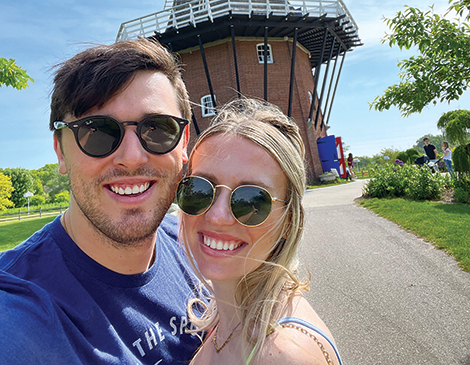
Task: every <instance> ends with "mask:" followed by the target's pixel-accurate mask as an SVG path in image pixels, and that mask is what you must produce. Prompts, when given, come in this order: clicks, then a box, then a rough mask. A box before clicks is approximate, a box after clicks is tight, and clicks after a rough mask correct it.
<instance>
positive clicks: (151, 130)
mask: <svg viewBox="0 0 470 365" xmlns="http://www.w3.org/2000/svg"><path fill="white" fill-rule="evenodd" d="M188 123H189V122H188V121H187V120H186V119H183V118H178V117H173V116H171V115H163V114H155V115H151V116H149V117H147V118H145V119H143V120H142V121H140V122H122V123H120V122H118V121H117V120H116V119H114V118H111V117H107V116H103V115H98V116H92V117H86V118H83V119H79V120H76V121H73V122H69V123H67V122H62V121H56V122H54V128H55V129H56V130H60V129H64V128H70V129H71V130H72V132H73V134H74V136H75V140H76V141H77V144H78V147H80V149H81V150H82V152H83V153H84V154H86V155H88V156H91V157H106V156H109V155H110V154H112V153H113V152H114V151H116V150H117V149H118V147H119V145H120V144H121V142H122V139H123V138H124V133H125V128H124V127H125V126H126V125H136V126H137V136H138V137H139V140H140V143H141V144H142V147H143V148H144V149H145V150H146V151H148V152H150V153H153V154H155V155H163V154H165V153H168V152H170V151H171V150H173V149H174V148H175V147H176V146H177V145H178V143H179V141H180V139H181V136H182V135H183V131H184V127H186V126H187V125H188Z"/></svg>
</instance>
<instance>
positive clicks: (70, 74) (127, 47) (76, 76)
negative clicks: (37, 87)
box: [49, 38, 191, 131]
mask: <svg viewBox="0 0 470 365" xmlns="http://www.w3.org/2000/svg"><path fill="white" fill-rule="evenodd" d="M56 68H57V71H56V72H55V77H54V88H53V90H52V95H51V116H50V122H49V128H50V130H52V131H53V130H54V122H55V121H58V120H63V119H64V118H65V116H66V115H72V116H73V117H75V118H79V117H80V116H82V115H83V114H84V113H86V112H87V111H88V110H90V109H91V108H93V107H102V106H103V105H104V104H106V103H107V102H108V101H109V100H110V99H111V98H112V97H113V96H114V95H116V93H118V92H120V91H121V90H122V89H123V88H124V87H126V86H127V85H128V84H129V83H130V81H131V80H132V77H133V76H134V75H135V73H136V72H137V71H145V70H150V71H158V72H161V73H162V74H164V75H165V76H166V77H167V78H168V80H169V81H170V83H171V84H172V85H173V87H174V88H175V93H176V97H177V102H178V107H179V108H180V111H181V115H182V117H183V118H186V119H190V118H191V108H190V105H189V97H188V93H187V90H186V86H185V85H184V82H183V79H182V77H181V67H180V63H179V62H178V61H177V60H176V58H175V56H174V55H172V54H171V53H170V52H169V51H168V50H167V49H166V48H164V47H163V46H162V45H161V44H160V43H158V42H156V41H150V40H148V39H145V38H140V39H138V40H135V41H121V42H117V43H114V44H111V45H101V46H96V47H93V48H89V49H87V50H85V51H83V52H81V53H79V54H77V55H75V56H74V57H72V58H71V59H69V60H67V61H65V62H63V63H61V64H59V65H57V66H56Z"/></svg>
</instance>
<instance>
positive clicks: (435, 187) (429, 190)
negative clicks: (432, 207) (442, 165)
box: [364, 165, 450, 200]
mask: <svg viewBox="0 0 470 365" xmlns="http://www.w3.org/2000/svg"><path fill="white" fill-rule="evenodd" d="M449 184H450V181H449V179H448V178H444V177H442V176H441V175H440V174H433V173H432V172H431V170H430V169H429V168H428V167H427V166H423V167H417V166H410V165H403V166H399V165H387V166H384V167H379V168H375V169H373V171H372V177H371V179H370V181H369V183H368V184H367V185H366V186H365V187H364V193H365V195H368V196H370V197H373V198H386V197H396V198H398V197H406V198H410V199H413V200H433V199H437V198H438V197H439V196H440V195H441V193H442V191H443V190H444V188H445V186H446V185H449Z"/></svg>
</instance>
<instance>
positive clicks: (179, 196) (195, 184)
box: [176, 176, 283, 227]
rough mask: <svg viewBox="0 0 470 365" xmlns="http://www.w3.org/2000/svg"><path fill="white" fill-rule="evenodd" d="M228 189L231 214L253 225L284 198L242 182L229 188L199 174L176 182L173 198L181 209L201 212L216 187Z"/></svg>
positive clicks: (211, 202) (244, 223)
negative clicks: (176, 186)
mask: <svg viewBox="0 0 470 365" xmlns="http://www.w3.org/2000/svg"><path fill="white" fill-rule="evenodd" d="M220 187H223V188H227V189H229V190H230V191H231V195H230V210H231V212H232V215H233V217H234V218H235V219H236V220H237V221H238V222H239V223H240V224H242V225H244V226H248V227H255V226H259V225H260V224H262V223H263V222H264V221H265V220H266V219H268V217H269V214H270V213H271V208H272V202H273V201H278V202H282V201H283V200H281V199H278V198H273V197H272V196H271V194H269V192H268V191H267V190H266V189H264V188H262V187H260V186H256V185H241V186H239V187H237V188H235V189H231V188H230V187H228V186H226V185H215V186H214V185H213V184H212V183H211V182H210V181H209V180H206V179H205V178H203V177H200V176H188V177H185V178H184V179H183V180H181V181H180V182H179V184H178V189H177V192H176V201H177V203H178V206H179V207H180V208H181V210H182V211H183V212H184V213H186V214H188V215H193V216H197V215H201V214H204V213H205V212H207V211H208V210H209V209H210V207H211V206H212V204H213V203H214V200H215V193H216V189H217V188H220Z"/></svg>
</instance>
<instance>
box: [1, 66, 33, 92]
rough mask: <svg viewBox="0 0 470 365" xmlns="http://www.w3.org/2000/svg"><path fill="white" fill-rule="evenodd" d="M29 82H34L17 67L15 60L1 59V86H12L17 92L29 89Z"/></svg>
mask: <svg viewBox="0 0 470 365" xmlns="http://www.w3.org/2000/svg"><path fill="white" fill-rule="evenodd" d="M28 81H31V82H34V80H33V79H32V78H31V77H30V76H29V75H28V74H27V73H26V71H25V70H22V69H21V67H20V66H17V65H16V62H15V60H12V59H9V60H7V59H5V58H0V86H2V85H5V86H11V87H13V88H15V89H17V90H21V89H25V88H27V87H28Z"/></svg>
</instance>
